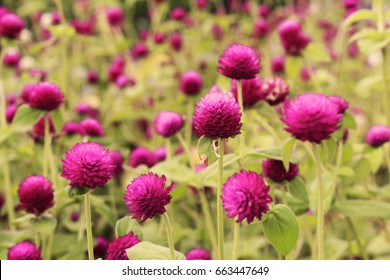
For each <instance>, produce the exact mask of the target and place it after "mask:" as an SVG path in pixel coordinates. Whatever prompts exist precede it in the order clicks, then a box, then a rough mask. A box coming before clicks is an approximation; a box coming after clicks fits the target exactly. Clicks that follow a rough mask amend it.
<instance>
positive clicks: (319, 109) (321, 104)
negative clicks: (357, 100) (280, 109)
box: [281, 93, 343, 144]
mask: <svg viewBox="0 0 390 280" xmlns="http://www.w3.org/2000/svg"><path fill="white" fill-rule="evenodd" d="M342 118H343V115H342V114H340V113H339V107H338V106H337V105H336V104H335V103H334V102H333V101H331V100H330V99H329V97H327V96H325V95H323V94H321V93H305V94H301V95H298V97H297V98H296V99H294V100H288V101H286V102H285V103H284V117H282V118H281V120H282V121H283V122H284V123H285V124H286V125H287V128H285V130H286V131H288V132H290V133H291V135H292V136H293V137H294V138H296V139H299V140H301V141H310V142H314V143H317V144H319V143H321V141H322V140H326V139H329V138H330V136H331V134H332V133H333V132H335V131H336V130H338V129H339V128H340V125H339V123H340V121H341V120H342Z"/></svg>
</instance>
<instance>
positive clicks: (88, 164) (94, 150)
mask: <svg viewBox="0 0 390 280" xmlns="http://www.w3.org/2000/svg"><path fill="white" fill-rule="evenodd" d="M114 168H115V165H114V164H113V163H112V158H111V156H110V152H109V151H108V150H107V149H105V148H104V147H103V146H102V145H100V144H98V143H95V142H82V143H78V144H76V145H74V146H73V147H72V149H71V150H70V151H69V152H67V153H66V154H65V159H63V160H62V173H61V176H62V177H63V178H65V179H67V180H70V183H69V184H70V185H71V186H72V187H75V186H78V187H82V188H90V189H94V188H96V187H103V186H104V185H105V184H106V183H107V182H108V181H109V180H110V179H111V177H112V172H113V170H114Z"/></svg>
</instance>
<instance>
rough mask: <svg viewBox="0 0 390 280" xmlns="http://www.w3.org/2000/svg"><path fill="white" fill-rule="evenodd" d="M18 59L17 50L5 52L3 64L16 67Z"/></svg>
mask: <svg viewBox="0 0 390 280" xmlns="http://www.w3.org/2000/svg"><path fill="white" fill-rule="evenodd" d="M19 61H20V54H19V53H17V52H7V53H6V54H5V56H4V59H3V65H4V66H7V67H17V66H18V64H19Z"/></svg>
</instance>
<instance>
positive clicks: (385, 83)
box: [382, 47, 390, 124]
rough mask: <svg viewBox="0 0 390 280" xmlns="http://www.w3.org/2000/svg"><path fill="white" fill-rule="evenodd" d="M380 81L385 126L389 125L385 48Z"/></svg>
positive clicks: (386, 54) (386, 55)
mask: <svg viewBox="0 0 390 280" xmlns="http://www.w3.org/2000/svg"><path fill="white" fill-rule="evenodd" d="M382 56H383V61H382V79H383V102H382V104H383V113H384V114H386V121H387V124H390V110H389V87H388V85H387V82H388V80H389V74H388V70H387V61H388V59H387V58H388V52H387V49H386V47H384V48H383V49H382Z"/></svg>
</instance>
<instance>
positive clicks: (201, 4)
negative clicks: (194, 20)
mask: <svg viewBox="0 0 390 280" xmlns="http://www.w3.org/2000/svg"><path fill="white" fill-rule="evenodd" d="M208 4H209V1H208V0H196V7H197V8H198V9H199V10H203V9H205V8H207V5H208Z"/></svg>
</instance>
